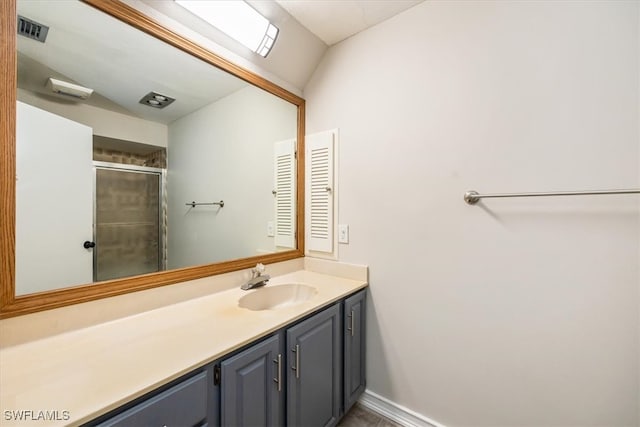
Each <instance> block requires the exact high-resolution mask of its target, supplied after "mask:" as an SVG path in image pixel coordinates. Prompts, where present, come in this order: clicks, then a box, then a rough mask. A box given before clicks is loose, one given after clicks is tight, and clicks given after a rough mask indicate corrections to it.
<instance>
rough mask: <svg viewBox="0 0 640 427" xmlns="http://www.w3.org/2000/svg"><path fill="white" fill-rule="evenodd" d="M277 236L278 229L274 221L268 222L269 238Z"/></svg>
mask: <svg viewBox="0 0 640 427" xmlns="http://www.w3.org/2000/svg"><path fill="white" fill-rule="evenodd" d="M275 235H276V227H275V225H274V224H273V221H269V222H267V237H273V236H275Z"/></svg>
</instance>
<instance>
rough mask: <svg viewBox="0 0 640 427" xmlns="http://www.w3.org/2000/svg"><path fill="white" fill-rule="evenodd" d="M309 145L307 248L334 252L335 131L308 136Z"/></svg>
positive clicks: (307, 148) (306, 215) (307, 157)
mask: <svg viewBox="0 0 640 427" xmlns="http://www.w3.org/2000/svg"><path fill="white" fill-rule="evenodd" d="M305 144H306V157H305V162H306V167H305V168H306V198H307V202H306V209H305V211H306V213H305V218H306V223H307V234H306V238H305V242H306V245H307V249H308V250H310V251H318V252H333V145H334V133H333V132H332V131H328V132H321V133H316V134H313V135H308V136H307V137H306V140H305Z"/></svg>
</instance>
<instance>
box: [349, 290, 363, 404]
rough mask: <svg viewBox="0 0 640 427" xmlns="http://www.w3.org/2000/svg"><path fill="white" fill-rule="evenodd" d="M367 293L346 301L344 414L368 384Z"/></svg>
mask: <svg viewBox="0 0 640 427" xmlns="http://www.w3.org/2000/svg"><path fill="white" fill-rule="evenodd" d="M365 316H366V291H364V290H363V291H360V292H358V293H357V294H355V295H353V296H351V297H349V298H347V299H346V300H345V301H344V319H345V321H344V412H347V411H348V410H349V409H350V408H351V407H352V406H353V404H354V403H356V401H357V400H358V398H359V397H360V395H361V394H362V393H363V392H364V389H365V387H366V385H367V382H366V359H365V353H366V352H365V339H366V329H365V326H366V322H365Z"/></svg>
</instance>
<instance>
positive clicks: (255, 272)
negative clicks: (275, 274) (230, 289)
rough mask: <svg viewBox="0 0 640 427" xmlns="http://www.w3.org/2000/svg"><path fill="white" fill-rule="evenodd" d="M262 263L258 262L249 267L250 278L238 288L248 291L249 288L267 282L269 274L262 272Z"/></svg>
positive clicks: (257, 286)
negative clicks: (253, 266)
mask: <svg viewBox="0 0 640 427" xmlns="http://www.w3.org/2000/svg"><path fill="white" fill-rule="evenodd" d="M264 270H265V268H264V265H262V264H258V265H256V267H255V268H252V269H251V279H249V281H248V282H247V283H245V284H244V285H242V286H241V287H240V289H242V290H245V291H248V290H249V289H254V288H259V287H260V286H264V285H266V284H267V282H268V281H269V279H271V276H269V275H268V274H263V273H264Z"/></svg>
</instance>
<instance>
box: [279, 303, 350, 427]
mask: <svg viewBox="0 0 640 427" xmlns="http://www.w3.org/2000/svg"><path fill="white" fill-rule="evenodd" d="M341 331H342V328H341V322H340V304H336V305H334V306H333V307H330V308H328V309H326V310H324V311H322V312H320V313H318V314H316V315H314V316H313V317H310V318H309V319H307V320H305V321H303V322H301V323H299V324H298V325H296V326H294V327H292V328H289V329H287V357H288V359H287V360H288V363H287V365H288V366H289V369H288V370H287V371H288V375H287V386H288V388H287V425H289V426H305V427H314V426H334V425H335V424H336V423H337V421H338V418H339V417H340V404H341V395H342V393H341V385H342V382H341V378H342V357H341V351H342V345H341V342H342V334H341Z"/></svg>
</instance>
